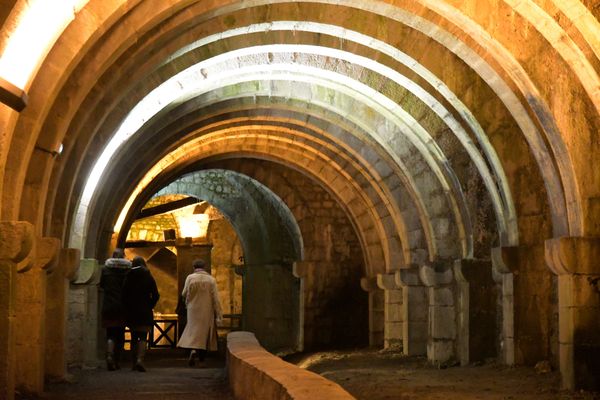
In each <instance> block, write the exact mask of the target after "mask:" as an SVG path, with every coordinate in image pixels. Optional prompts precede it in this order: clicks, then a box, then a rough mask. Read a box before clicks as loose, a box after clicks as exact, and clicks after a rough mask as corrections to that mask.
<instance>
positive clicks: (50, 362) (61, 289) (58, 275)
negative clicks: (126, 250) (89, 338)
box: [45, 249, 80, 380]
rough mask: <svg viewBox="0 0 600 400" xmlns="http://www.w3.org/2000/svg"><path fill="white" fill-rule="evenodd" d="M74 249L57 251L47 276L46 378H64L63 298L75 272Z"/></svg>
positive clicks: (75, 254)
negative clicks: (55, 260) (56, 260)
mask: <svg viewBox="0 0 600 400" xmlns="http://www.w3.org/2000/svg"><path fill="white" fill-rule="evenodd" d="M79 254H80V252H79V250H78V249H61V250H60V253H59V257H58V262H57V264H56V267H55V268H54V269H53V270H52V271H50V273H49V274H48V286H47V292H46V294H47V296H46V360H45V368H46V377H48V378H51V379H54V380H63V379H64V378H65V376H66V373H67V371H66V367H67V361H66V351H67V349H66V341H67V297H68V293H69V281H70V280H71V279H73V278H74V277H75V274H76V272H77V269H78V268H79V258H80V255H79Z"/></svg>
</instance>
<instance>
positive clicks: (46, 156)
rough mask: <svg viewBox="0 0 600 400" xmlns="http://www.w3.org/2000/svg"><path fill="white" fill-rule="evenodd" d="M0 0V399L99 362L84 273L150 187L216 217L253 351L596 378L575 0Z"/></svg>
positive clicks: (593, 91)
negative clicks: (396, 356) (318, 351)
mask: <svg viewBox="0 0 600 400" xmlns="http://www.w3.org/2000/svg"><path fill="white" fill-rule="evenodd" d="M0 6H1V7H0V10H2V11H0V22H1V32H2V34H1V35H0V78H1V79H0V132H2V135H1V136H0V172H1V174H0V178H1V179H0V192H1V196H0V215H1V218H2V221H4V222H2V223H1V225H0V232H1V235H0V263H1V265H2V271H3V274H2V275H1V278H0V279H1V280H0V283H1V284H2V287H3V288H4V289H5V290H2V297H1V298H0V299H1V301H0V326H1V327H2V328H0V329H1V330H0V360H4V361H2V362H0V387H2V388H6V389H3V390H4V392H2V395H1V396H4V397H8V398H10V397H12V396H13V392H14V388H15V387H16V388H21V389H23V390H27V391H31V392H33V393H40V392H42V391H43V388H44V377H45V376H47V377H52V376H58V377H60V376H64V374H65V371H66V369H65V368H66V366H67V365H85V364H93V363H95V362H97V360H98V349H99V348H98V340H97V331H98V329H97V316H96V314H94V311H92V310H94V309H95V307H94V305H95V304H96V303H97V295H98V293H97V290H96V284H97V278H98V271H99V265H101V264H102V262H103V261H104V259H106V258H107V256H108V255H109V253H110V250H112V248H113V247H114V246H115V245H117V243H119V244H122V243H124V242H125V241H126V238H127V234H128V232H129V228H130V226H131V225H132V223H133V222H134V221H135V219H136V216H137V215H138V213H139V212H140V210H141V208H142V207H143V206H144V205H145V204H146V203H147V202H148V200H149V199H151V198H152V197H153V196H154V195H155V194H157V193H159V194H161V195H167V194H169V195H175V194H184V195H185V196H193V197H195V198H197V199H198V200H205V201H208V202H209V203H211V204H213V205H214V206H215V207H217V208H218V209H219V210H220V211H221V212H222V213H223V215H224V216H225V217H226V218H227V220H228V221H229V222H230V223H231V224H232V227H233V229H234V230H235V232H236V234H237V236H238V238H239V241H240V247H241V252H243V256H244V260H245V262H246V265H247V266H248V267H249V268H248V269H247V271H248V273H249V274H248V273H247V274H246V275H245V278H244V279H246V286H248V285H249V283H248V282H250V281H252V280H253V279H254V278H256V279H258V280H257V281H254V282H255V283H256V282H260V283H256V285H255V284H250V285H249V286H248V287H254V288H258V287H261V288H264V289H265V290H262V289H260V290H256V291H255V295H254V296H253V297H252V298H253V299H259V298H260V299H261V300H260V301H259V300H256V303H252V302H251V301H250V300H248V299H250V297H248V298H246V297H245V301H244V304H245V305H244V313H245V314H244V324H245V325H246V326H247V327H249V329H252V330H254V331H256V332H257V336H259V339H260V340H261V341H263V342H265V343H267V344H268V346H269V347H272V348H274V349H275V348H279V349H284V348H293V349H302V348H304V349H311V348H319V347H324V346H325V347H326V346H351V345H356V344H366V342H367V341H368V343H369V344H370V345H372V346H376V347H383V348H388V349H389V348H401V349H402V351H403V352H404V353H405V354H409V355H426V356H427V358H428V360H429V361H430V362H431V363H434V364H436V365H446V364H447V363H452V362H455V361H457V362H460V363H461V364H463V365H467V364H469V363H471V362H478V361H481V360H482V359H486V358H490V357H494V358H496V359H498V360H499V361H500V362H502V363H504V364H508V365H513V364H519V365H521V364H523V365H534V364H536V363H538V362H539V361H548V362H549V363H550V364H551V365H552V366H553V367H555V368H557V369H559V370H560V371H561V374H562V384H563V386H564V387H565V388H589V389H598V388H599V385H600V383H599V382H598V376H600V373H597V372H598V371H600V364H599V362H598V360H599V359H600V357H596V356H595V355H597V354H598V352H599V351H600V350H599V349H600V335H598V331H599V330H600V326H599V325H598V324H599V322H598V319H597V318H595V317H594V316H595V315H597V313H598V311H599V310H600V295H599V294H598V293H599V289H598V285H597V282H598V277H599V276H600V270H599V269H598V265H597V263H595V259H597V257H596V255H597V253H600V241H599V240H598V237H599V235H600V224H599V223H598V222H597V221H598V220H600V219H599V218H598V217H599V213H600V207H599V206H598V204H600V202H599V201H598V199H600V173H598V171H597V170H596V169H595V168H593V166H594V165H596V164H597V162H598V160H599V159H600V148H599V146H598V143H599V142H600V141H599V140H598V132H599V131H600V78H599V76H598V75H599V70H600V62H599V60H598V57H599V56H598V55H599V54H600V42H599V40H598V38H599V37H600V24H599V22H598V16H599V14H598V13H599V8H598V4H597V2H594V1H579V0H569V1H538V0H527V1H519V2H515V1H508V0H504V1H475V0H470V1H462V2H456V1H432V0H418V1H409V0H400V1H387V0H381V1H379V0H377V1H370V0H368V1H367V0H342V1H340V0H335V1H333V0H318V1H289V0H277V1H272V0H270V1H267V0H252V1H247V0H241V1H240V0H222V1H218V2H206V1H198V0H186V1H174V0H161V1H148V0H110V1H107V0H65V1H61V2H60V4H52V5H51V6H50V5H49V3H47V2H44V1H30V0H3V1H2V0H0ZM215 179H216V180H215ZM195 180H198V182H196V181H195ZM211 181H214V182H213V183H210V182H211ZM250 182H251V183H250ZM211 185H212V186H211ZM230 189H231V190H232V192H227V191H228V190H230ZM231 193H235V194H236V196H237V193H244V196H241V197H236V196H233V197H231V196H230V195H231ZM177 232H178V231H177ZM180 234H181V232H178V235H179V237H178V238H176V239H179V240H184V239H185V236H181V235H180ZM173 240H175V239H173ZM190 248H191V247H190ZM161 254H162V255H161V257H162V256H164V257H166V258H165V259H169V257H171V256H169V254H166V253H161ZM190 254H191V253H190ZM183 259H184V257H179V255H178V261H177V262H178V263H179V260H183ZM256 265H259V266H261V267H258V268H255V269H254V270H252V269H251V268H250V266H256ZM261 268H262V269H261ZM249 271H254V272H256V276H254V278H253V277H252V272H249ZM259 271H262V272H261V273H260V274H259ZM274 271H277V272H274ZM275 282H278V283H281V285H280V286H278V285H277V284H275ZM283 282H285V283H283ZM247 292H248V293H247ZM251 292H252V290H248V291H246V290H245V291H244V293H245V294H244V296H246V295H248V294H249V293H251ZM261 296H262V297H261ZM284 299H287V300H285V301H283V300H284ZM279 300H281V301H279ZM288 300H289V301H288ZM253 304H254V306H256V307H255V308H254V309H253V308H252V307H253ZM265 304H266V305H269V307H265ZM84 305H85V306H84ZM246 305H247V307H246ZM272 305H276V306H272ZM269 310H270V311H269ZM353 315H355V317H356V318H352V316H353ZM65 316H67V317H65ZM284 320H289V321H288V322H289V323H287V322H286V323H283V322H282V321H284ZM277 321H278V322H277ZM67 322H69V323H68V324H67ZM286 324H287V325H286ZM273 326H278V327H280V328H281V327H283V326H287V328H285V329H283V328H282V329H283V331H285V333H278V334H273V333H272V329H273ZM278 329H279V328H277V329H276V331H277V332H279V330H278ZM283 331H282V332H283ZM24 332H33V333H32V334H31V335H32V336H31V337H29V339H31V340H25V339H23V338H24V337H25V335H24V334H23V333H24ZM279 338H286V339H285V340H283V339H281V340H280V339H279ZM591 355H594V356H591ZM23 360H28V361H27V362H25V361H23Z"/></svg>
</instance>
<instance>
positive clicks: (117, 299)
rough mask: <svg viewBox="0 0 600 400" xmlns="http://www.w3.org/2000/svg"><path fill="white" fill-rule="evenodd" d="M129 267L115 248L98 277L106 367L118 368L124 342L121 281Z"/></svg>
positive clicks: (122, 254) (119, 250)
mask: <svg viewBox="0 0 600 400" xmlns="http://www.w3.org/2000/svg"><path fill="white" fill-rule="evenodd" d="M130 269H131V262H130V261H129V260H127V259H125V253H124V251H123V249H115V251H114V252H113V255H112V258H109V259H108V260H106V263H105V264H104V267H103V268H102V275H101V277H100V288H101V289H102V292H103V298H102V327H104V328H105V329H106V368H107V369H108V370H109V371H114V370H115V369H119V360H120V356H121V352H122V351H123V343H124V342H125V312H124V310H123V303H122V289H123V282H124V281H125V277H126V276H127V273H128V272H129V270H130Z"/></svg>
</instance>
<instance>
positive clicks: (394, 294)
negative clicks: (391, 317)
mask: <svg viewBox="0 0 600 400" xmlns="http://www.w3.org/2000/svg"><path fill="white" fill-rule="evenodd" d="M384 296H385V304H386V305H387V304H402V290H385V291H384Z"/></svg>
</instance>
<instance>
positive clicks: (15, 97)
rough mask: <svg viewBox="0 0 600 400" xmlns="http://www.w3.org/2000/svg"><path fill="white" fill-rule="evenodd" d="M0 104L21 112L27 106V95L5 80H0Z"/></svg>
mask: <svg viewBox="0 0 600 400" xmlns="http://www.w3.org/2000/svg"><path fill="white" fill-rule="evenodd" d="M0 102H1V103H4V104H6V105H7V106H9V107H10V108H12V109H13V110H15V111H19V112H21V111H23V109H24V108H25V106H27V94H26V93H25V91H23V90H21V89H19V88H18V87H16V86H15V85H13V84H12V83H10V82H9V81H7V80H6V79H2V78H0Z"/></svg>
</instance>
